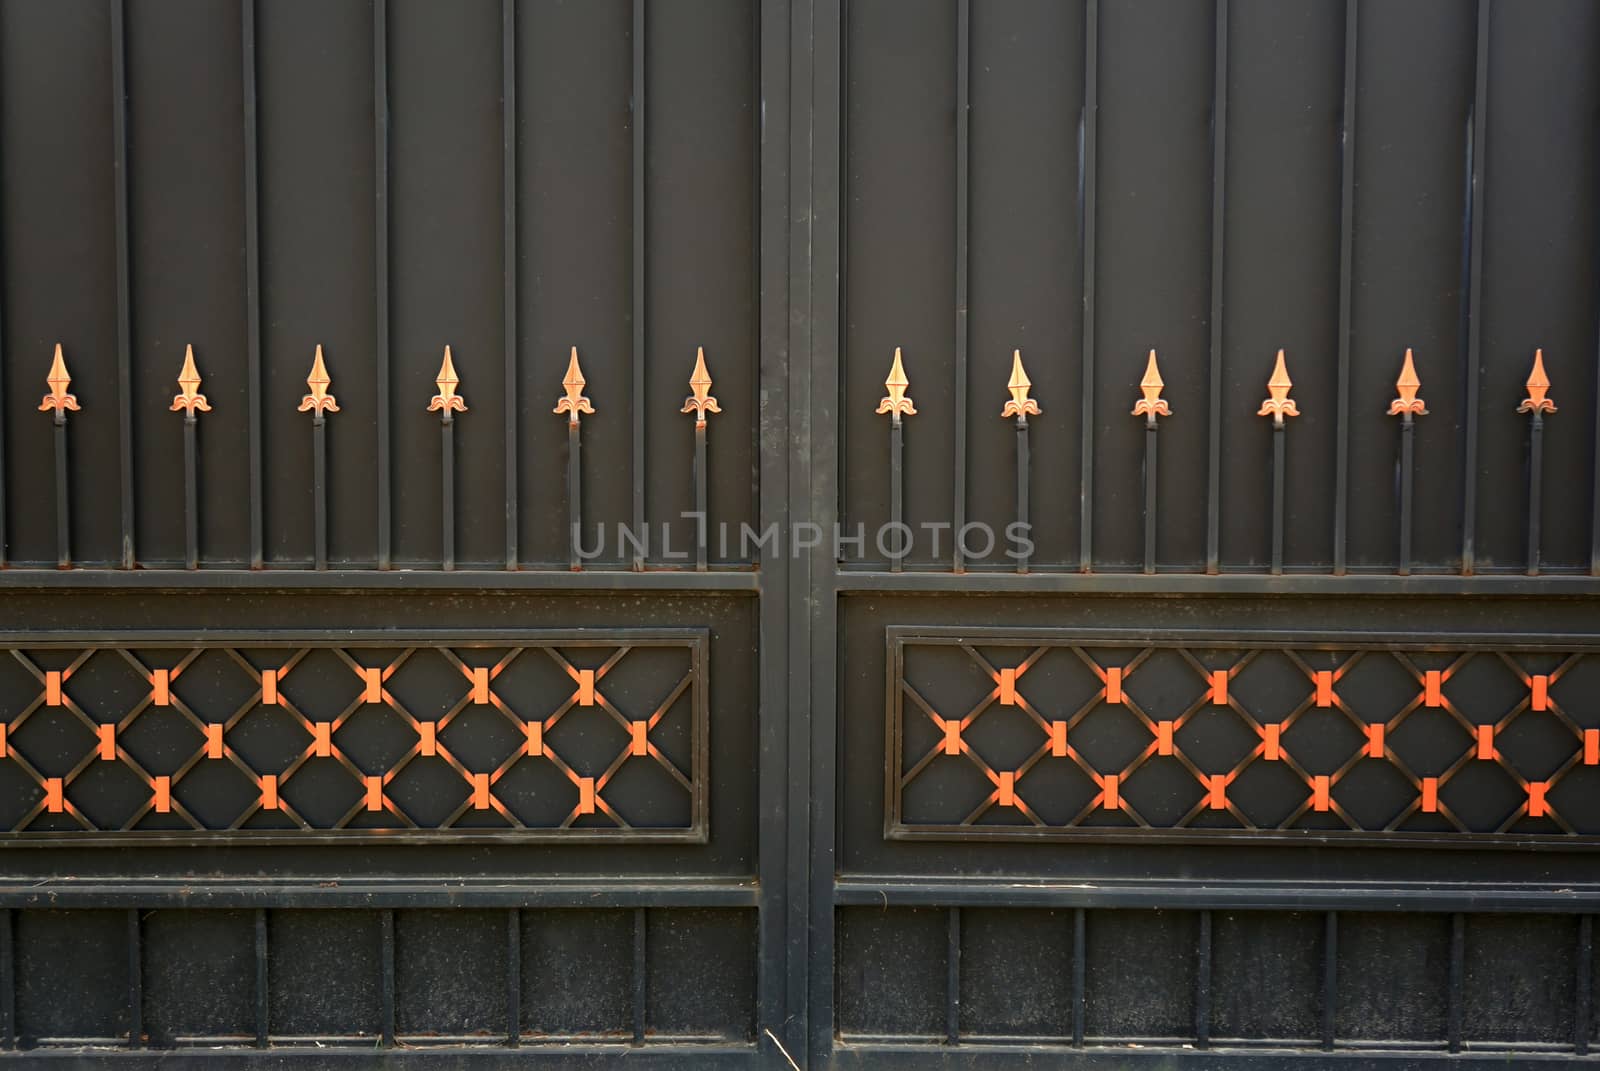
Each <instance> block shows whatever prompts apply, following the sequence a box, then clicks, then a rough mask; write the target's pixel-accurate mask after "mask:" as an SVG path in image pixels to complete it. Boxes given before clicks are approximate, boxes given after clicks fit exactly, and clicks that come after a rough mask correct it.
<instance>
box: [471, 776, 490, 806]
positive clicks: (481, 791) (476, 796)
mask: <svg viewBox="0 0 1600 1071" xmlns="http://www.w3.org/2000/svg"><path fill="white" fill-rule="evenodd" d="M472 809H473V810H475V811H487V810H488V809H489V775H488V774H486V773H475V774H473V775H472Z"/></svg>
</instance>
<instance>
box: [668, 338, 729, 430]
mask: <svg viewBox="0 0 1600 1071" xmlns="http://www.w3.org/2000/svg"><path fill="white" fill-rule="evenodd" d="M689 389H690V390H691V391H693V392H694V393H693V394H691V395H689V397H687V398H685V399H684V400H683V408H682V409H680V410H678V412H680V413H693V414H694V415H695V417H694V426H695V427H697V428H703V427H705V426H706V414H707V413H720V412H722V407H721V406H719V405H718V404H717V400H716V399H715V398H713V397H712V396H711V373H710V372H707V371H706V348H705V347H704V346H700V347H698V348H697V349H696V351H695V355H694V374H693V375H691V376H690V377H689Z"/></svg>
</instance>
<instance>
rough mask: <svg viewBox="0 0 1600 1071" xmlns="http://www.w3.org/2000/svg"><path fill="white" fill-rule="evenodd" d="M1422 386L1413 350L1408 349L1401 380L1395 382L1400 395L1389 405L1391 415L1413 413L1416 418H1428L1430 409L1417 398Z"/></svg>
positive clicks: (1395, 387)
mask: <svg viewBox="0 0 1600 1071" xmlns="http://www.w3.org/2000/svg"><path fill="white" fill-rule="evenodd" d="M1421 386H1422V380H1420V379H1418V378H1417V366H1416V365H1415V364H1414V363H1413V362H1412V360H1411V350H1410V348H1409V347H1407V349H1406V363H1405V364H1403V365H1401V366H1400V378H1399V379H1397V380H1395V381H1394V389H1395V390H1396V391H1397V392H1398V393H1399V397H1397V398H1396V399H1395V400H1394V401H1392V402H1390V403H1389V415H1390V416H1401V415H1403V414H1406V413H1412V414H1415V415H1416V416H1427V415H1428V407H1427V406H1426V405H1424V404H1423V403H1422V399H1421V398H1418V397H1417V390H1418V389H1419V388H1420V387H1421Z"/></svg>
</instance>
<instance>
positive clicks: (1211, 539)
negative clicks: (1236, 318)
mask: <svg viewBox="0 0 1600 1071" xmlns="http://www.w3.org/2000/svg"><path fill="white" fill-rule="evenodd" d="M1215 49H1216V51H1215V54H1214V59H1213V60H1212V88H1211V347H1210V350H1209V351H1208V355H1207V358H1206V363H1207V366H1208V368H1209V370H1210V381H1211V385H1210V388H1209V389H1210V395H1209V398H1208V401H1207V404H1208V406H1209V415H1208V417H1207V422H1206V434H1207V450H1206V572H1207V573H1217V572H1220V571H1221V560H1222V284H1223V281H1224V276H1223V253H1224V250H1225V247H1226V244H1227V204H1228V190H1227V180H1228V0H1217V28H1216V44H1215Z"/></svg>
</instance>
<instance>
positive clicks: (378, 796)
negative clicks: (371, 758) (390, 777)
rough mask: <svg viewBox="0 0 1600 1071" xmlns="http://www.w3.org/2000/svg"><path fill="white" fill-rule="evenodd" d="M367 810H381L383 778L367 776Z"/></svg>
mask: <svg viewBox="0 0 1600 1071" xmlns="http://www.w3.org/2000/svg"><path fill="white" fill-rule="evenodd" d="M367 810H369V811H381V810H383V778H381V777H368V778H367Z"/></svg>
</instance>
